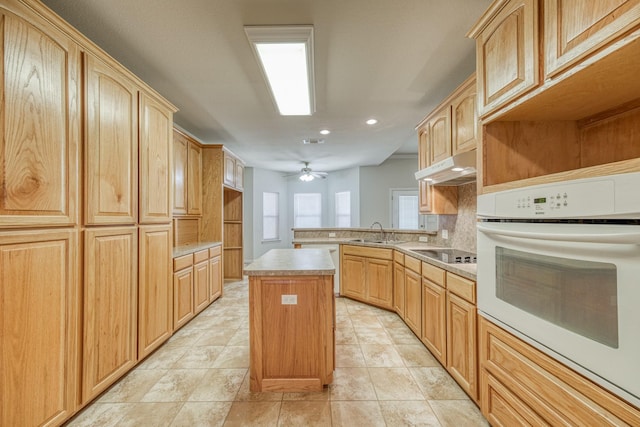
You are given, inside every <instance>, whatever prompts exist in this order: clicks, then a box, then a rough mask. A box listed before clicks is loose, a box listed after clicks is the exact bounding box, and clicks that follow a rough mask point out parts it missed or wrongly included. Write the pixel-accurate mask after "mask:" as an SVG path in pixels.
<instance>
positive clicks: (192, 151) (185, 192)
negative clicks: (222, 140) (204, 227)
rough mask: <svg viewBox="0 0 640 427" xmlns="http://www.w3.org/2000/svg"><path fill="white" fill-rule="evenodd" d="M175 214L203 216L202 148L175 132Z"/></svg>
mask: <svg viewBox="0 0 640 427" xmlns="http://www.w3.org/2000/svg"><path fill="white" fill-rule="evenodd" d="M173 213H174V214H175V215H202V147H201V146H200V144H199V143H198V142H196V141H195V140H194V139H193V138H191V137H189V136H187V135H186V134H184V133H182V132H181V131H179V130H177V129H175V128H174V130H173Z"/></svg>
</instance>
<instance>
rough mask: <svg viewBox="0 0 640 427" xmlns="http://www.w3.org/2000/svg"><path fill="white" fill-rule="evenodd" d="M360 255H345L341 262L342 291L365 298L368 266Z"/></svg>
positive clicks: (348, 294) (361, 298) (345, 293)
mask: <svg viewBox="0 0 640 427" xmlns="http://www.w3.org/2000/svg"><path fill="white" fill-rule="evenodd" d="M365 264H366V263H365V259H364V258H362V257H359V256H353V255H343V257H342V262H341V263H340V273H341V274H340V275H341V277H340V293H341V294H342V295H344V296H348V297H353V298H357V299H360V300H363V299H364V298H365V280H366V266H365Z"/></svg>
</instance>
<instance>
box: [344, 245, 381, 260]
mask: <svg viewBox="0 0 640 427" xmlns="http://www.w3.org/2000/svg"><path fill="white" fill-rule="evenodd" d="M342 252H343V253H344V254H345V255H355V256H361V257H365V258H379V259H387V260H390V261H391V260H392V259H393V249H385V248H370V247H367V246H351V245H343V248H342Z"/></svg>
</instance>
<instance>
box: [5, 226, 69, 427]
mask: <svg viewBox="0 0 640 427" xmlns="http://www.w3.org/2000/svg"><path fill="white" fill-rule="evenodd" d="M77 247H78V237H77V233H76V232H74V231H70V230H53V231H45V230H38V231H37V232H11V233H7V232H2V233H0V271H1V272H2V274H0V295H1V297H0V372H1V373H2V375H0V395H1V396H2V399H1V403H0V405H1V406H0V425H3V426H18V425H51V426H53V425H60V424H61V423H62V421H64V420H65V419H66V418H68V417H69V416H70V415H71V414H72V413H73V412H74V410H75V408H76V402H77V400H78V398H77V390H78V389H79V381H80V379H79V376H78V366H79V360H80V359H79V354H78V348H79V345H78V344H79V339H80V337H79V325H78V319H79V313H78V309H79V306H80V302H79V295H80V293H79V292H80V289H79V281H78V267H77V266H78V260H77V253H76V248H77Z"/></svg>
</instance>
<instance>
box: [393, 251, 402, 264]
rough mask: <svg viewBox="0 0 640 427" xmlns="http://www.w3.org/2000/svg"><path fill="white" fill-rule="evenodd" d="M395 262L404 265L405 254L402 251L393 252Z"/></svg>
mask: <svg viewBox="0 0 640 427" xmlns="http://www.w3.org/2000/svg"><path fill="white" fill-rule="evenodd" d="M393 260H394V261H395V262H397V263H398V264H402V265H404V254H403V253H402V252H400V251H393Z"/></svg>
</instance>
